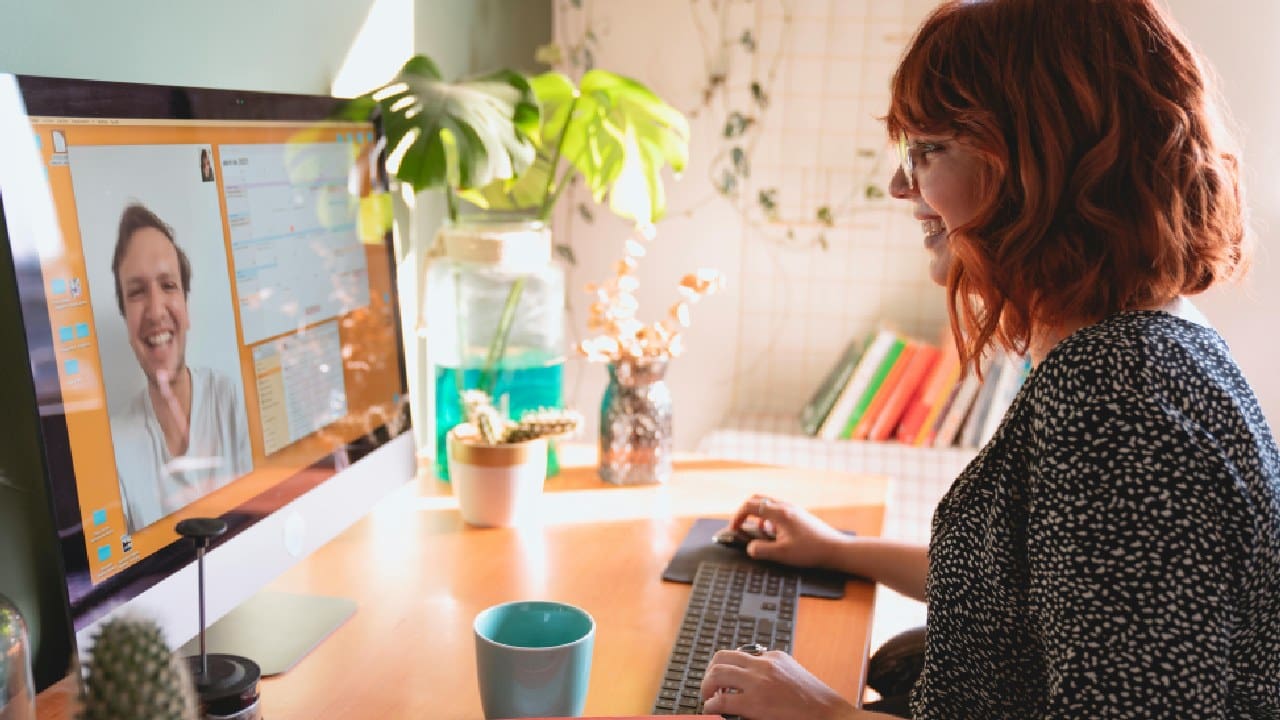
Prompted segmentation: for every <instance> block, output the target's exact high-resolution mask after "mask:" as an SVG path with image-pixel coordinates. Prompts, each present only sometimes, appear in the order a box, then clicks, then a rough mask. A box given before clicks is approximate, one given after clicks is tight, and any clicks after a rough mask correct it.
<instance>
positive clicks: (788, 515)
mask: <svg viewBox="0 0 1280 720" xmlns="http://www.w3.org/2000/svg"><path fill="white" fill-rule="evenodd" d="M752 522H758V523H759V528H760V531H761V532H762V533H764V534H765V535H767V536H771V537H772V539H769V538H768V537H765V538H756V539H754V540H752V541H751V542H749V543H748V544H747V554H748V555H750V556H751V557H753V558H756V559H759V560H771V561H773V562H780V563H786V564H788V565H795V566H799V567H824V566H830V565H831V563H830V561H829V560H828V558H830V557H831V555H832V553H833V552H835V549H836V548H837V547H838V546H839V545H840V544H841V542H842V541H843V540H844V539H845V536H844V534H843V533H841V532H840V531H838V530H836V529H835V528H833V527H831V526H830V525H828V524H826V523H825V522H823V521H822V520H819V519H818V518H817V517H816V516H814V515H813V514H812V513H810V512H809V511H808V510H805V509H804V508H801V507H799V506H797V505H794V504H792V503H789V502H786V501H782V500H775V499H773V498H771V497H767V496H765V495H752V496H751V498H750V499H748V500H747V501H746V502H744V503H743V504H742V507H740V508H738V512H737V513H736V514H735V515H734V517H733V522H732V523H731V524H730V527H731V528H733V529H735V530H738V529H741V528H743V527H744V526H748V527H749V526H750V524H751V523H752Z"/></svg>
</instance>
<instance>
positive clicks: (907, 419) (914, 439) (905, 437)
mask: <svg viewBox="0 0 1280 720" xmlns="http://www.w3.org/2000/svg"><path fill="white" fill-rule="evenodd" d="M942 342H943V344H942V345H941V347H940V349H939V353H940V356H939V358H938V360H937V362H936V363H934V366H933V370H932V372H930V373H929V377H928V379H927V380H926V381H925V383H926V384H925V386H924V389H923V390H922V391H921V392H920V394H918V395H917V396H916V397H915V398H914V399H913V400H912V401H911V403H910V406H909V407H908V408H907V410H906V412H904V413H903V416H902V423H901V424H900V425H899V426H898V440H899V441H901V442H904V443H909V444H911V445H915V446H918V447H922V446H925V445H928V444H929V441H931V440H932V439H933V435H932V432H933V430H934V427H935V424H936V420H935V419H936V418H937V416H938V413H939V411H940V410H941V409H942V405H943V404H944V403H946V401H947V396H948V395H949V394H950V393H951V388H952V387H954V386H955V384H956V382H957V381H958V380H959V379H960V355H959V353H958V352H957V351H956V346H955V343H953V342H949V340H948V338H947V337H945V336H944V337H943V339H942ZM926 437H927V438H928V440H926V439H925V438H926Z"/></svg>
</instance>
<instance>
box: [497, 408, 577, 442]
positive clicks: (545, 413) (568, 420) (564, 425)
mask: <svg viewBox="0 0 1280 720" xmlns="http://www.w3.org/2000/svg"><path fill="white" fill-rule="evenodd" d="M581 424H582V415H580V414H579V413H577V412H576V411H573V410H560V409H558V408H543V409H540V410H531V411H529V412H526V413H525V414H524V415H523V416H521V418H520V422H518V423H516V424H515V425H511V426H510V427H508V428H507V431H506V433H505V434H504V435H503V436H502V441H503V442H504V443H517V442H524V441H526V440H533V439H534V438H540V437H559V436H562V435H568V434H569V433H571V432H573V431H574V430H577V429H578V426H579V425H581Z"/></svg>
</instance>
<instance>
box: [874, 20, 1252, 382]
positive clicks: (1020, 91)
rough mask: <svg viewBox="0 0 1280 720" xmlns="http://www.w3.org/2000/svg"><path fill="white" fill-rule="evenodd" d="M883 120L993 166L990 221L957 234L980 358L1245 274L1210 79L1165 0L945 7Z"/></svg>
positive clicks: (962, 329) (1237, 206)
mask: <svg viewBox="0 0 1280 720" xmlns="http://www.w3.org/2000/svg"><path fill="white" fill-rule="evenodd" d="M885 123H886V126H887V128H888V131H889V134H890V135H891V136H892V137H894V138H897V137H900V136H901V135H902V134H904V133H910V134H920V135H929V136H937V135H942V136H954V137H955V138H956V142H960V143H964V144H965V145H966V146H967V147H969V148H971V149H972V150H974V151H975V152H976V154H977V155H978V157H979V158H980V160H981V163H982V170H981V171H980V172H979V173H978V176H977V177H976V178H975V182H976V183H977V184H978V186H979V193H978V195H979V197H980V198H981V200H980V205H979V209H978V212H977V215H976V217H975V218H974V219H973V220H972V221H971V222H969V223H968V224H966V225H964V226H962V227H957V228H950V229H949V233H950V237H949V242H950V246H951V250H952V255H953V261H952V263H951V269H950V275H949V277H948V279H947V291H948V293H947V294H948V300H947V304H948V310H949V313H950V316H951V324H952V329H953V330H954V331H955V335H956V337H957V342H958V344H959V347H960V350H961V357H963V358H964V359H965V360H966V362H974V361H975V359H976V358H977V357H978V356H979V355H980V354H981V353H982V352H983V351H984V350H985V349H986V348H987V347H988V346H989V345H991V344H993V343H999V344H1001V345H1003V346H1004V347H1006V348H1008V349H1010V350H1013V351H1016V352H1025V351H1026V349H1027V347H1028V345H1029V343H1030V341H1031V339H1032V336H1033V335H1034V333H1035V332H1037V330H1038V329H1040V328H1049V327H1055V326H1060V325H1063V324H1066V323H1070V322H1073V321H1080V320H1083V321H1085V322H1094V321H1097V320H1100V319H1102V318H1104V317H1107V316H1108V315H1111V314H1114V313H1116V312H1120V311H1124V310H1133V309H1139V308H1147V307H1155V306H1159V305H1162V304H1164V303H1166V302H1168V301H1170V300H1172V299H1173V298H1175V297H1177V296H1178V295H1182V294H1194V293H1198V292H1200V291H1203V290H1204V289H1206V288H1208V287H1209V286H1210V285H1212V284H1213V283H1215V282H1217V281H1218V280H1220V279H1223V278H1226V277H1230V276H1234V275H1236V274H1238V273H1240V272H1242V271H1243V270H1244V268H1245V266H1246V264H1247V256H1248V252H1247V244H1246V232H1245V226H1246V221H1245V210H1244V204H1243V199H1242V187H1241V184H1240V180H1239V170H1238V167H1237V161H1236V158H1235V155H1234V154H1232V153H1231V152H1229V151H1227V149H1226V148H1225V147H1224V144H1225V143H1226V142H1227V141H1228V138H1227V137H1226V134H1225V133H1224V132H1223V130H1222V128H1221V123H1220V118H1219V116H1218V115H1217V108H1216V105H1215V103H1214V101H1213V97H1212V94H1211V92H1210V91H1209V88H1208V83H1207V77H1206V73H1205V71H1203V70H1202V68H1201V64H1200V60H1199V59H1198V58H1197V56H1196V54H1195V52H1194V51H1193V50H1192V49H1191V47H1190V45H1189V43H1188V42H1187V41H1186V40H1185V38H1183V36H1182V35H1181V33H1180V32H1179V31H1178V30H1177V28H1175V27H1174V25H1173V23H1172V22H1171V20H1170V19H1169V18H1168V17H1166V15H1165V13H1164V12H1163V11H1162V10H1161V9H1160V8H1159V7H1158V6H1157V5H1156V4H1155V2H1153V1H1152V0H1051V1H1036V0H985V1H984V0H979V1H977V2H974V1H972V0H970V1H967V2H948V3H946V4H944V5H942V6H941V7H939V8H938V9H937V10H935V11H934V12H933V13H932V14H931V15H930V16H929V17H928V18H927V19H926V20H925V21H924V23H923V25H921V27H920V29H919V30H918V31H917V32H916V35H915V37H914V38H913V40H912V41H911V44H910V46H909V47H908V49H907V51H906V54H905V55H904V57H903V59H902V62H901V64H900V65H899V67H898V69H897V71H896V72H895V74H894V77H893V83H892V100H891V103H890V107H889V113H888V115H887V116H886V118H885Z"/></svg>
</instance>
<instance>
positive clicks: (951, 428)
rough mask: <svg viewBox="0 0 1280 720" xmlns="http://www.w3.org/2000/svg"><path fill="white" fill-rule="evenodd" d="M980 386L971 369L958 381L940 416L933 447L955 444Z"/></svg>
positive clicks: (975, 374) (976, 376)
mask: <svg viewBox="0 0 1280 720" xmlns="http://www.w3.org/2000/svg"><path fill="white" fill-rule="evenodd" d="M984 375H985V372H984ZM981 384H982V383H981V381H980V380H978V374H977V373H976V372H974V371H973V369H972V368H969V369H968V370H966V371H965V372H964V376H963V377H962V378H961V379H960V382H958V383H956V387H955V390H954V391H953V392H952V394H951V398H950V399H949V400H948V402H947V408H946V410H945V411H944V414H943V415H942V416H941V418H942V419H941V420H939V421H938V430H937V433H936V434H935V435H934V438H933V446H934V447H936V448H945V447H951V445H952V444H953V443H954V442H955V440H956V435H957V434H958V433H959V432H960V427H961V424H962V423H963V422H964V419H965V418H966V417H967V416H968V415H969V410H970V409H971V408H972V407H973V399H974V397H975V396H976V395H977V394H978V388H979V386H981Z"/></svg>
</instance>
